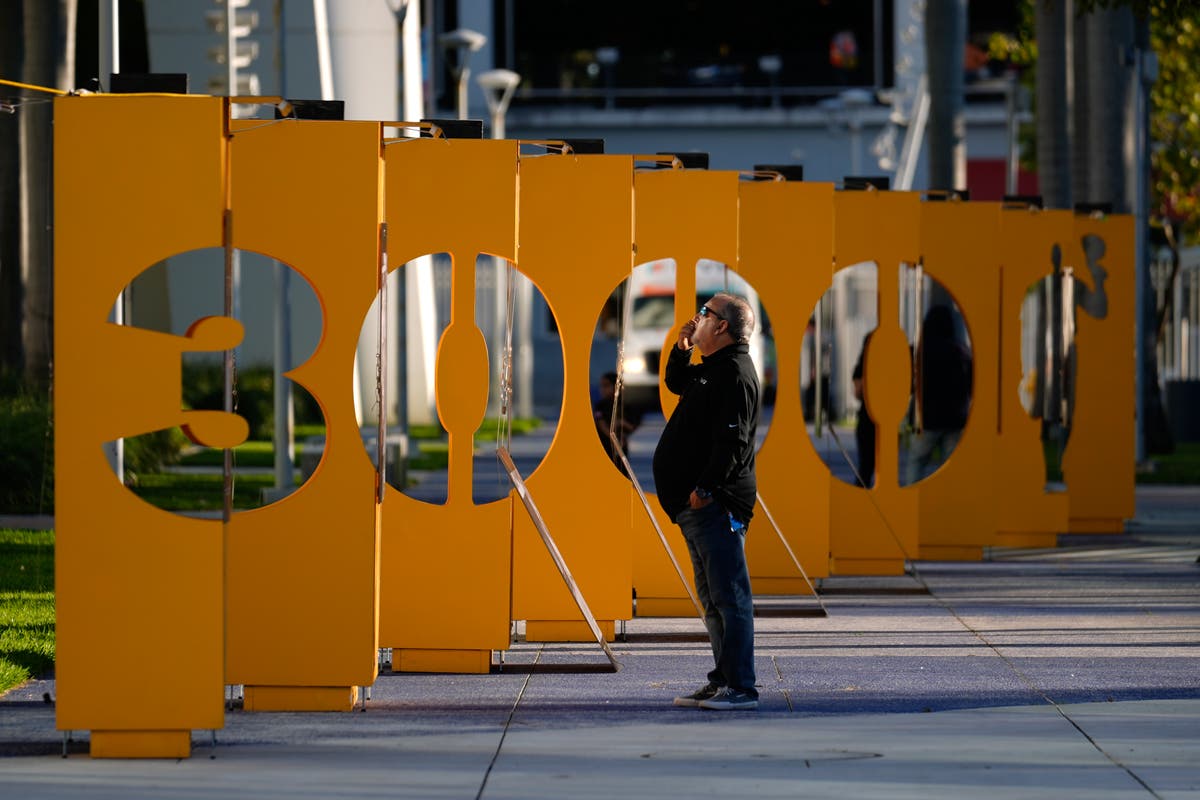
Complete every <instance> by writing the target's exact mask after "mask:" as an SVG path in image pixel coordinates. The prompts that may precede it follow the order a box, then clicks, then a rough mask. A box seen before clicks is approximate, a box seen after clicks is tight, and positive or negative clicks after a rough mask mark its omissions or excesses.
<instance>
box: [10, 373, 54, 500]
mask: <svg viewBox="0 0 1200 800" xmlns="http://www.w3.org/2000/svg"><path fill="white" fill-rule="evenodd" d="M53 417H54V415H53V413H52V411H51V408H50V401H49V399H48V398H45V397H37V396H34V395H31V394H27V393H24V392H20V393H17V394H14V395H10V396H7V397H0V512H3V513H8V514H51V513H53V512H54V433H53V430H52V425H53Z"/></svg>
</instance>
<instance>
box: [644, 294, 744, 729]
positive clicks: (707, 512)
mask: <svg viewBox="0 0 1200 800" xmlns="http://www.w3.org/2000/svg"><path fill="white" fill-rule="evenodd" d="M753 330H754V310H753V309H752V308H751V307H750V304H749V303H748V302H746V300H745V299H743V298H741V297H738V296H736V295H731V294H726V293H724V292H722V293H719V294H717V295H715V296H714V297H713V298H712V299H711V300H709V301H708V302H707V303H706V304H704V305H703V306H701V307H700V311H699V312H698V313H697V314H696V316H695V317H693V318H692V319H691V320H690V321H688V322H687V323H685V324H684V325H683V327H681V328H680V330H679V340H678V341H677V342H676V344H675V347H673V348H671V351H670V356H669V357H668V360H667V370H666V382H667V388H668V389H669V390H670V391H671V392H673V393H675V394H677V395H679V396H680V397H679V405H677V406H676V407H675V411H674V412H673V413H672V414H671V419H670V420H668V421H667V425H666V427H665V428H664V429H663V432H662V437H661V438H660V439H659V441H658V448H657V449H656V450H655V451H654V482H655V486H656V489H657V492H658V499H659V502H661V503H662V507H663V510H664V511H666V512H667V515H668V516H670V518H671V521H672V522H675V523H676V524H678V525H679V527H680V529H681V530H682V531H683V538H684V539H685V540H686V541H687V546H688V553H690V554H691V557H692V569H693V571H694V573H695V581H696V592H697V593H698V595H699V597H700V603H701V605H702V606H703V607H704V622H705V625H706V626H707V627H708V638H709V640H710V641H711V642H712V650H713V659H714V660H715V662H716V666H715V668H714V669H713V670H712V671H711V672H709V673H708V684H707V685H706V686H704V687H702V688H701V689H699V690H697V691H696V692H694V693H692V694H689V695H684V696H682V697H676V698H675V705H677V706H699V707H701V708H710V709H717V710H728V709H739V708H757V707H758V690H757V689H755V688H754V598H753V596H752V595H751V592H750V574H749V572H748V571H747V569H746V552H745V544H746V530H747V526H748V525H749V523H750V517H751V516H752V515H753V513H754V500H755V497H756V495H757V485H756V483H755V479H754V443H755V438H754V437H755V431H756V430H757V428H758V407H759V401H758V376H757V373H756V372H755V369H754V362H753V361H752V360H751V359H750V348H749V345H748V342H749V341H750V334H751V332H752V331H753ZM693 347H695V348H697V349H699V350H700V355H701V356H703V361H702V363H700V364H698V365H693V364H691V363H690V361H691V355H692V348H693Z"/></svg>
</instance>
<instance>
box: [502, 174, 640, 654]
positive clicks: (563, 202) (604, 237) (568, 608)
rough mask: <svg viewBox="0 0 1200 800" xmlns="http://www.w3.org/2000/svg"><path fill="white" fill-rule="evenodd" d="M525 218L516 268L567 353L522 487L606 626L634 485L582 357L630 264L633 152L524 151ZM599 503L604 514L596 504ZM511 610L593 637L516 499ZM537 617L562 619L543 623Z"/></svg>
mask: <svg viewBox="0 0 1200 800" xmlns="http://www.w3.org/2000/svg"><path fill="white" fill-rule="evenodd" d="M564 210H565V211H564ZM521 219H522V220H524V221H525V224H523V225H522V226H521V258H520V263H519V264H518V265H517V266H518V268H519V269H520V270H521V272H522V273H524V274H525V275H526V276H527V277H528V278H530V279H531V280H532V281H533V282H534V283H535V284H537V286H538V288H539V289H540V290H541V291H542V293H543V294H544V296H545V297H546V301H547V303H549V305H550V309H551V311H552V312H553V313H554V317H555V320H556V321H557V325H558V331H559V334H560V336H561V337H562V339H561V341H562V346H563V362H564V363H563V406H562V413H561V414H560V416H559V421H558V429H557V431H556V432H555V435H554V441H553V443H552V444H551V446H550V450H549V452H548V453H547V454H546V458H545V459H544V460H543V461H542V463H541V465H540V466H539V467H538V468H537V470H536V471H535V472H534V473H533V474H532V475H531V476H526V485H527V486H528V488H529V491H530V494H532V496H533V497H534V499H535V501H536V502H537V506H538V509H539V510H540V511H541V513H542V516H543V518H544V519H545V522H546V526H547V529H548V530H549V531H550V534H551V536H553V537H554V541H555V543H556V544H557V545H558V548H559V550H560V551H561V552H562V555H563V559H564V560H565V561H566V564H567V567H568V568H569V569H570V571H571V574H572V576H573V577H574V578H575V581H576V583H577V584H578V585H579V589H580V591H581V592H582V594H583V597H584V599H585V600H586V601H587V604H588V607H589V608H590V609H591V612H592V614H593V615H594V616H595V617H596V618H597V619H599V620H609V622H608V623H607V625H608V627H609V628H611V627H612V622H611V620H615V619H628V618H629V617H630V616H632V614H633V603H632V582H633V575H632V562H631V558H632V554H631V550H630V547H631V544H630V537H631V527H630V526H629V525H627V524H624V523H626V522H627V520H629V515H628V513H626V509H627V508H628V506H629V502H630V492H629V485H630V484H629V480H628V479H627V478H625V477H624V476H622V475H621V473H620V472H619V471H618V470H617V469H616V467H615V466H613V463H612V462H611V461H610V460H609V458H608V455H607V453H606V452H605V450H604V449H603V447H602V445H601V442H600V438H599V437H598V436H597V435H596V423H595V418H594V417H593V416H592V404H591V396H590V387H589V385H588V375H589V363H588V362H589V359H590V355H591V344H592V335H593V332H594V331H595V328H596V320H597V318H598V317H599V314H600V310H601V308H602V307H603V306H604V303H605V301H606V300H607V299H608V296H609V294H610V293H611V292H612V290H613V288H614V287H616V286H617V284H619V283H620V282H621V281H622V280H624V279H625V278H626V277H628V275H629V271H630V269H631V268H632V261H633V246H632V245H633V163H632V158H631V157H630V156H599V155H584V156H569V155H568V156H560V155H546V156H539V157H536V158H525V159H522V160H521ZM639 507H640V503H639ZM596 509H602V512H601V513H593V511H594V510H596ZM513 617H514V618H516V619H525V620H529V623H528V625H527V626H526V638H528V639H531V640H537V639H539V638H540V637H539V635H538V633H537V631H551V630H575V631H577V632H578V633H579V634H580V636H581V638H582V639H584V640H590V639H592V638H593V637H592V635H591V631H590V630H588V628H587V627H586V625H584V624H583V623H582V621H581V619H582V617H581V614H580V612H579V608H578V606H577V605H576V604H575V601H574V599H573V598H572V597H571V595H570V593H569V592H568V591H567V589H566V586H565V584H564V583H563V579H562V577H561V576H560V575H559V572H558V569H557V568H556V567H555V565H554V562H553V561H552V560H551V558H550V556H549V554H548V553H547V552H546V547H545V545H544V544H543V543H542V541H541V538H540V537H539V536H538V534H537V531H536V530H535V529H534V527H533V523H532V522H531V521H530V519H529V516H528V515H527V514H526V513H525V510H524V508H521V507H518V508H517V510H516V512H515V519H514V535H513ZM535 620H541V621H547V622H548V621H551V620H560V621H563V623H562V625H559V626H557V627H555V625H554V624H550V625H545V624H543V625H541V626H539V625H537V624H535V622H534V621H535ZM576 622H578V625H576V624H575V623H576ZM563 625H565V626H566V628H564V627H563ZM553 635H554V637H555V639H561V637H562V636H563V635H565V634H553Z"/></svg>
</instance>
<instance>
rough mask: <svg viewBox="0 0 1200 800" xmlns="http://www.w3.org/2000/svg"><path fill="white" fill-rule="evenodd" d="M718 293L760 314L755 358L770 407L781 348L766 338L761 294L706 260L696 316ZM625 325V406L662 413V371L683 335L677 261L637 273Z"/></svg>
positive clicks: (700, 266)
mask: <svg viewBox="0 0 1200 800" xmlns="http://www.w3.org/2000/svg"><path fill="white" fill-rule="evenodd" d="M717 292H729V293H730V294H736V295H741V296H742V297H744V298H746V300H748V301H749V302H750V304H751V305H752V306H753V308H754V309H755V311H756V313H755V315H754V335H753V336H751V337H750V356H751V358H752V359H753V360H754V364H755V366H756V367H757V368H758V380H759V383H760V384H761V386H762V396H763V398H764V402H767V404H769V400H770V399H771V398H772V397H773V396H774V385H775V374H774V372H775V370H774V354H775V347H774V343H773V342H769V341H768V339H769V338H770V333H769V330H768V331H767V333H764V327H763V326H764V316H765V315H764V314H763V313H762V305H761V304H760V303H759V300H758V294H757V293H756V292H755V291H754V289H753V288H751V286H750V284H749V283H747V282H746V280H745V279H744V278H742V276H740V275H738V274H737V273H736V272H734V271H733V270H731V269H729V268H728V267H726V266H725V265H724V264H722V263H721V262H719V261H712V260H710V259H707V258H702V259H700V261H699V262H698V263H697V264H696V302H695V304H694V305H693V306H692V310H693V311H695V310H696V309H699V308H700V306H701V305H703V304H704V303H707V302H708V301H709V300H710V299H712V296H713V295H715V294H716V293H717ZM621 319H622V331H621V334H622V335H621V338H622V342H623V351H624V354H625V364H624V367H625V371H624V382H623V384H624V396H625V402H626V404H627V405H629V406H632V407H633V408H636V409H638V410H640V411H657V410H659V409H660V408H661V405H660V398H659V393H658V392H659V389H658V387H659V380H660V365H661V363H662V359H663V358H664V357H665V355H666V349H667V347H673V346H674V344H675V339H676V333H677V331H676V328H677V326H676V324H675V260H674V259H671V258H664V259H659V260H657V261H650V262H647V263H645V264H639V265H638V266H636V267H634V268H633V273H632V274H631V275H630V278H629V281H628V285H627V287H626V291H625V305H624V308H623V309H622V315H621Z"/></svg>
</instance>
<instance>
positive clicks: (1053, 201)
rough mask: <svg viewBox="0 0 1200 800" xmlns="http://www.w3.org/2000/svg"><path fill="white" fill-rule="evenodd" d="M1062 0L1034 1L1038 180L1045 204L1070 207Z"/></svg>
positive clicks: (1065, 22)
mask: <svg viewBox="0 0 1200 800" xmlns="http://www.w3.org/2000/svg"><path fill="white" fill-rule="evenodd" d="M1065 5H1066V3H1065V0H1064V1H1063V2H1060V0H1054V2H1043V0H1038V1H1037V2H1035V3H1034V30H1035V32H1036V34H1037V42H1038V59H1037V73H1036V82H1037V86H1036V93H1035V94H1036V97H1037V157H1038V183H1039V186H1040V189H1041V194H1042V202H1043V203H1045V206H1046V208H1070V207H1071V181H1070V174H1071V173H1070V161H1069V159H1070V141H1069V138H1068V129H1067V109H1068V108H1069V97H1068V92H1067V55H1066V45H1067V36H1066V33H1067V17H1066V15H1067V11H1066V8H1065V7H1064V6H1065Z"/></svg>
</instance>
